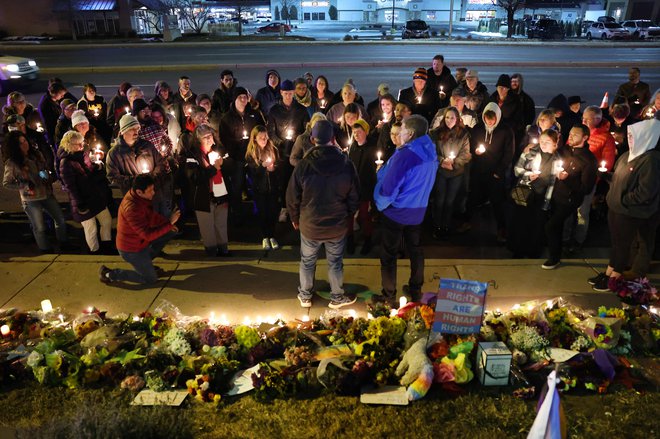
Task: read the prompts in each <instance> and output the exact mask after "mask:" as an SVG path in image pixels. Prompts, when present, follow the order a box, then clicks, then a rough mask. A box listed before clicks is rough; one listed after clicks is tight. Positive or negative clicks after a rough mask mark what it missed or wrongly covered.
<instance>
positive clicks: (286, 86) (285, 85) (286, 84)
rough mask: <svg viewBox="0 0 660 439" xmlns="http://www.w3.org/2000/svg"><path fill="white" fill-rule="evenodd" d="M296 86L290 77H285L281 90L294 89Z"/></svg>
mask: <svg viewBox="0 0 660 439" xmlns="http://www.w3.org/2000/svg"><path fill="white" fill-rule="evenodd" d="M295 89H296V87H294V86H293V82H291V81H290V80H289V79H285V80H284V81H282V85H280V90H282V91H294V90H295Z"/></svg>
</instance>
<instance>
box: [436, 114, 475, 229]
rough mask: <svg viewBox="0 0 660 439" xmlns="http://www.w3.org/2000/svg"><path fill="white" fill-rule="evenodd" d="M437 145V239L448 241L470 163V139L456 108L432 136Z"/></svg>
mask: <svg viewBox="0 0 660 439" xmlns="http://www.w3.org/2000/svg"><path fill="white" fill-rule="evenodd" d="M429 137H431V140H433V141H434V143H435V148H436V152H437V154H438V162H439V163H440V166H439V167H438V171H437V174H436V177H435V185H434V188H433V225H434V227H435V231H434V233H433V237H434V238H435V239H447V238H448V237H449V233H450V225H451V217H452V213H453V212H454V201H455V200H456V196H457V195H458V192H459V190H460V188H461V184H462V181H463V180H462V175H463V173H464V172H465V166H466V165H467V164H468V163H469V162H470V159H471V158H472V155H471V154H470V136H469V134H468V131H467V130H466V129H465V126H464V125H463V121H462V120H461V117H460V115H459V113H458V110H457V109H456V108H454V107H449V108H447V110H446V111H445V117H444V118H443V119H442V121H441V122H440V126H439V127H438V128H437V129H435V130H433V131H431V132H430V133H429Z"/></svg>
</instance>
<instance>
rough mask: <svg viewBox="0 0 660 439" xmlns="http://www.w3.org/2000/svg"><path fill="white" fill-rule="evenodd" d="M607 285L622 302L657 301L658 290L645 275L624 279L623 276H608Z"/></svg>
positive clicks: (647, 302) (641, 303)
mask: <svg viewBox="0 0 660 439" xmlns="http://www.w3.org/2000/svg"><path fill="white" fill-rule="evenodd" d="M608 287H609V289H610V290H612V291H613V292H614V293H616V295H617V296H619V298H620V299H621V301H622V302H624V303H627V304H630V305H649V304H654V303H657V302H658V290H657V289H656V288H655V287H654V286H653V285H651V283H650V282H649V280H648V278H646V277H643V278H639V279H635V280H626V279H624V277H623V276H619V277H617V278H612V277H610V280H609V282H608Z"/></svg>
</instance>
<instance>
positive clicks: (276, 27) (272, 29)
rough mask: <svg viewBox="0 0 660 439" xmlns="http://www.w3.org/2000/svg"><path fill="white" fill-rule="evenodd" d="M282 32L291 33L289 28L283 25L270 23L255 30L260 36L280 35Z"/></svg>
mask: <svg viewBox="0 0 660 439" xmlns="http://www.w3.org/2000/svg"><path fill="white" fill-rule="evenodd" d="M282 30H284V32H291V26H289V25H288V24H285V23H270V24H267V25H265V26H261V27H259V28H257V32H258V33H260V34H265V33H278V34H279V33H281V32H282Z"/></svg>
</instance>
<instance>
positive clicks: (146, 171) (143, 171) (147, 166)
mask: <svg viewBox="0 0 660 439" xmlns="http://www.w3.org/2000/svg"><path fill="white" fill-rule="evenodd" d="M142 173H143V174H148V173H149V165H148V164H146V163H142Z"/></svg>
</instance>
